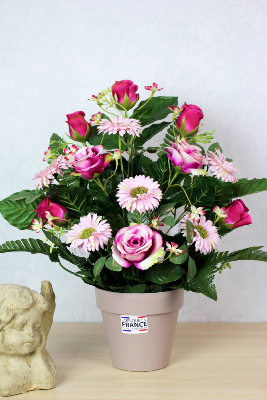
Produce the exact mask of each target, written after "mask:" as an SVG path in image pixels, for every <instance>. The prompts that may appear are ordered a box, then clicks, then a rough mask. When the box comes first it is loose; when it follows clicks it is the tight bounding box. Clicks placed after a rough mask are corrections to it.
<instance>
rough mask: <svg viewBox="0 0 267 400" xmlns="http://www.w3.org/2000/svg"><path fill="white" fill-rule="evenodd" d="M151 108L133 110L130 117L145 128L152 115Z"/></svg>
mask: <svg viewBox="0 0 267 400" xmlns="http://www.w3.org/2000/svg"><path fill="white" fill-rule="evenodd" d="M152 111H153V108H151V107H144V108H142V109H141V110H138V109H137V108H136V109H135V110H134V112H133V114H132V115H131V118H134V119H137V120H139V121H140V123H141V125H142V126H145V124H146V122H147V121H148V120H149V118H150V116H151V114H152Z"/></svg>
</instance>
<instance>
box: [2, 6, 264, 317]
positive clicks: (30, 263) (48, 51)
mask: <svg viewBox="0 0 267 400" xmlns="http://www.w3.org/2000/svg"><path fill="white" fill-rule="evenodd" d="M0 4H1V13H0V20H1V24H0V26H1V33H0V37H1V44H0V49H1V58H0V65H1V75H0V76H1V93H0V96H1V108H0V113H1V118H0V132H1V186H0V188H1V198H5V197H7V196H8V195H10V194H11V193H13V192H15V191H19V190H22V189H25V188H28V189H33V188H34V182H33V181H32V180H31V179H32V177H33V175H34V173H35V172H38V171H40V170H41V169H43V168H44V164H43V162H42V158H43V153H44V151H45V150H46V149H47V146H48V141H49V137H50V135H51V134H52V133H53V132H56V133H58V134H60V135H62V134H63V133H64V132H67V125H66V123H65V119H66V118H65V115H66V114H67V113H71V112H74V111H76V110H84V111H85V113H86V115H87V117H90V115H91V114H93V113H94V112H95V111H97V109H96V107H95V104H94V103H91V102H89V101H87V99H88V98H90V97H91V95H92V94H97V93H98V92H99V91H100V90H101V89H103V88H105V87H107V86H108V85H112V84H113V83H114V81H115V80H121V79H131V80H133V81H134V82H135V83H136V84H138V85H139V93H140V95H141V97H143V98H144V97H145V96H146V97H147V94H148V92H146V91H145V90H144V88H143V87H144V85H150V84H151V83H152V82H153V81H155V82H157V83H158V84H159V85H160V87H164V91H162V92H161V93H160V94H163V95H178V96H179V104H180V105H181V104H183V103H184V101H187V102H188V103H191V104H196V105H198V106H199V107H201V108H202V110H203V112H204V115H205V118H204V120H203V122H204V128H205V129H206V130H211V129H215V133H216V139H218V141H219V142H220V144H221V146H222V147H223V149H224V153H226V154H227V156H228V157H230V158H234V164H235V166H236V167H237V168H238V169H239V170H240V171H241V173H242V176H243V177H248V178H253V177H259V178H260V177H266V167H267V157H266V152H267V139H266V127H267V120H266V119H267V118H266V104H267V101H266V100H267V95H266V93H267V90H266V89H267V87H266V86H267V85H266V61H267V58H266V40H267V24H266V18H267V3H266V1H264V0H262V1H261V0H255V1H253V0H242V1H239V0H224V1H220V0H215V1H214V0H210V1H209V0H198V1H197V0H196V1H193V0H187V1H175V0H164V1H163V0H162V1H161V0H157V1H155V0H154V1H147V0H142V1H139V0H138V1H133V0H131V1H128V2H125V1H120V0H113V1H108V0H106V1H104V0H98V1H92V0H87V1H86V0H42V1H41V0H35V1H33V0H24V1H23V2H22V1H19V0H5V1H3V0H2V1H0ZM160 139H161V138H160V137H159V138H158V142H159V141H160ZM244 200H245V203H246V204H247V206H248V207H249V209H250V212H251V214H252V216H253V221H254V223H253V225H252V226H248V227H243V228H240V229H238V230H236V231H235V232H233V233H231V234H230V235H228V236H227V237H226V238H224V239H223V240H222V241H221V244H220V247H219V249H220V250H235V249H239V248H243V247H248V246H251V245H257V244H263V245H265V244H266V203H267V194H266V193H261V194H258V195H254V196H248V197H246V198H244ZM0 224H1V225H0V226H1V229H0V243H3V242H5V241H6V240H11V239H18V238H23V237H29V236H33V237H37V236H38V238H41V237H42V236H41V235H42V234H41V233H40V234H39V235H36V234H34V233H31V232H28V231H18V230H17V229H16V228H14V227H12V226H10V225H8V223H7V222H6V221H5V220H4V219H3V218H2V217H1V219H0ZM0 263H1V264H0V265H1V266H0V283H17V284H21V285H27V286H29V287H31V288H32V289H35V290H39V288H40V283H41V281H42V280H45V279H48V280H50V281H51V282H52V284H53V287H54V290H55V293H56V296H57V309H56V315H55V320H56V321H100V320H101V314H100V312H99V311H98V310H97V309H96V306H95V300H94V289H93V288H92V287H89V286H87V285H85V284H84V283H83V282H82V281H80V280H79V279H78V278H76V277H74V276H71V275H69V274H68V273H66V272H64V271H63V270H61V269H60V267H59V266H58V265H57V264H53V263H51V262H50V261H49V260H48V259H47V258H46V257H45V256H41V255H40V256H39V255H31V254H27V253H26V254H23V253H11V254H3V255H1V257H0ZM266 282H267V265H266V264H265V263H260V262H255V263H254V262H236V263H233V267H232V270H227V271H224V272H223V274H222V275H219V276H218V277H216V280H215V283H216V285H217V289H218V295H219V299H218V301H217V302H214V301H213V300H210V299H207V298H205V297H204V296H202V295H200V294H194V293H186V300H185V306H184V308H183V309H182V311H181V313H180V317H179V320H180V321H267V291H266Z"/></svg>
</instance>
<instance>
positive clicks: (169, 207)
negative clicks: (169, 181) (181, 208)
mask: <svg viewBox="0 0 267 400" xmlns="http://www.w3.org/2000/svg"><path fill="white" fill-rule="evenodd" d="M175 205H176V203H167V204H164V205H162V206H159V208H158V209H157V211H156V214H157V215H160V216H163V215H164V214H166V215H167V214H168V213H169V212H170V211H171V210H172V209H173V208H174V207H175Z"/></svg>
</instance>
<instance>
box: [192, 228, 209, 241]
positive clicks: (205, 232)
mask: <svg viewBox="0 0 267 400" xmlns="http://www.w3.org/2000/svg"><path fill="white" fill-rule="evenodd" d="M195 229H196V230H197V231H198V232H199V234H200V236H201V237H202V239H206V237H207V236H208V232H207V231H206V229H205V228H203V226H201V225H197V226H195Z"/></svg>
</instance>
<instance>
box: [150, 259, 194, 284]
mask: <svg viewBox="0 0 267 400" xmlns="http://www.w3.org/2000/svg"><path fill="white" fill-rule="evenodd" d="M185 274H186V272H185V271H184V270H183V268H181V267H180V266H178V265H175V264H173V263H162V264H156V265H153V266H152V267H151V268H149V270H148V272H147V274H146V280H149V281H151V282H154V283H170V282H174V281H177V280H178V279H180V278H181V277H182V276H183V275H185Z"/></svg>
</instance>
